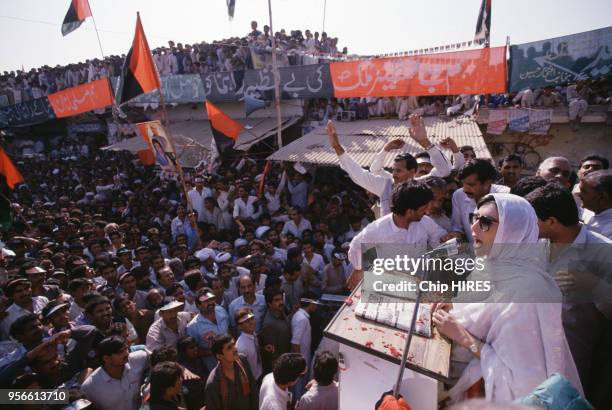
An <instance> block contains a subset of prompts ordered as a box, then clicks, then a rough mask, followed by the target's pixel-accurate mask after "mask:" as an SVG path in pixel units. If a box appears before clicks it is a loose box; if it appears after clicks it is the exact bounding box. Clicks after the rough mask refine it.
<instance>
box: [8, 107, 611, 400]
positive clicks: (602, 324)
mask: <svg viewBox="0 0 612 410" xmlns="http://www.w3.org/2000/svg"><path fill="white" fill-rule="evenodd" d="M409 122H410V126H411V136H412V138H413V139H414V140H415V142H416V143H418V144H419V145H420V146H421V147H422V148H423V151H422V152H420V153H418V154H417V155H415V156H412V155H410V154H407V153H403V154H402V153H401V149H402V147H403V143H402V141H400V140H393V141H390V142H388V143H387V144H386V145H385V147H384V149H383V150H382V151H381V153H380V154H379V155H377V157H376V158H375V159H374V161H373V163H372V164H370V167H369V171H367V170H364V169H363V168H361V166H359V165H358V164H357V163H356V162H355V161H354V160H353V159H352V158H351V157H350V155H349V154H348V153H346V152H345V151H344V148H343V147H342V145H341V144H340V142H339V141H338V139H337V136H336V135H335V129H334V127H333V125H332V124H331V123H330V125H329V126H328V133H329V137H330V149H332V150H333V151H335V152H336V154H337V155H338V157H339V161H340V165H341V169H342V170H343V171H340V170H338V169H337V168H328V169H326V171H325V172H317V170H316V168H310V169H305V168H304V167H303V166H299V165H294V166H292V165H293V164H289V163H284V164H283V163H272V164H271V167H270V170H269V171H268V173H267V175H266V176H265V178H264V175H263V163H262V161H260V160H257V159H255V158H250V157H249V156H248V155H246V156H244V157H242V158H238V159H236V160H234V161H226V162H225V163H224V164H222V165H221V166H220V167H219V168H217V169H216V170H215V171H214V172H213V173H210V174H208V173H200V174H197V173H193V174H189V175H188V176H187V180H188V184H189V191H188V199H189V203H188V201H187V200H186V199H187V198H185V197H184V196H183V195H182V194H181V190H180V187H179V185H178V183H177V182H176V181H174V180H172V179H160V178H159V176H158V175H157V174H156V172H155V170H154V169H153V168H152V167H145V166H143V165H141V164H140V163H139V162H138V161H137V160H135V159H134V157H133V156H131V155H130V154H127V153H125V154H118V153H110V152H104V151H98V150H92V152H89V151H87V150H82V151H81V152H80V153H75V155H74V156H72V157H70V158H68V159H59V158H58V156H57V152H55V153H54V154H53V155H51V150H50V148H49V147H45V150H44V151H43V152H44V154H45V155H46V156H43V157H42V158H40V157H37V158H35V159H33V158H20V157H14V160H15V161H16V163H17V165H18V166H19V168H20V170H21V172H22V173H23V176H24V179H25V183H24V184H22V185H20V186H18V187H17V188H16V189H15V190H14V191H13V192H12V194H11V200H12V210H13V217H14V218H13V219H14V220H13V223H12V226H10V228H9V229H8V230H7V231H6V232H3V234H2V241H3V243H4V246H3V248H2V250H1V254H0V255H1V259H0V264H1V266H2V269H1V271H0V281H1V284H2V291H3V298H2V310H1V311H0V318H1V322H0V339H1V342H0V347H1V349H2V354H1V355H0V385H1V386H2V387H3V388H23V389H25V388H49V389H55V388H66V389H68V390H69V392H70V398H71V401H72V402H75V401H76V400H81V402H80V403H91V405H93V406H94V408H101V409H114V410H118V409H136V408H139V407H140V406H142V405H147V406H149V408H156V409H159V408H176V407H177V406H181V407H185V408H187V409H200V408H202V407H203V406H206V408H207V409H226V408H231V409H256V408H262V409H286V408H289V407H288V406H297V407H298V408H299V409H323V408H325V409H333V408H337V404H338V382H337V380H338V376H337V372H338V360H339V358H338V354H337V353H338V348H337V345H335V344H334V343H332V342H331V341H330V340H328V339H326V338H322V331H323V327H324V326H325V324H326V323H327V321H328V320H329V312H328V310H329V308H328V307H326V306H325V305H324V303H323V302H321V300H322V298H321V297H322V296H323V295H324V294H336V295H348V292H349V290H350V289H353V288H354V287H355V286H356V284H357V282H358V281H359V279H360V277H361V275H362V271H361V268H362V266H361V252H360V250H361V244H365V243H378V242H397V243H406V244H418V245H419V246H421V245H423V246H425V245H430V246H436V245H437V244H439V243H440V242H441V241H445V240H448V239H450V238H459V239H461V240H463V241H466V242H470V243H474V244H479V245H482V246H485V247H486V246H490V245H491V244H492V243H494V242H495V241H497V240H499V239H500V238H497V237H496V232H497V234H498V235H499V236H503V240H506V241H510V242H511V241H512V240H514V241H517V242H522V243H535V242H536V241H538V237H539V238H540V239H541V240H548V241H550V242H552V243H556V242H561V243H582V242H585V241H590V242H594V243H600V244H609V243H610V241H611V238H612V217H611V215H612V171H610V170H609V169H608V168H609V162H608V159H607V158H604V157H602V156H598V155H591V156H588V157H586V158H584V159H583V160H582V161H581V163H580V165H579V167H578V168H576V169H574V168H573V167H572V166H571V164H570V162H569V161H568V160H567V159H566V158H564V157H552V158H547V159H545V160H544V161H543V162H542V163H541V164H540V166H539V170H538V172H537V175H535V176H524V175H523V173H522V163H521V158H520V157H517V156H514V155H510V156H508V157H506V158H504V159H503V160H502V161H501V163H499V164H496V165H493V164H492V163H491V162H490V161H489V160H487V159H481V158H476V155H475V152H474V150H473V148H471V147H469V146H463V147H458V146H457V144H456V143H455V142H454V141H453V140H452V139H447V140H445V141H443V142H442V143H441V144H439V145H437V144H432V143H431V142H430V140H429V138H428V136H427V133H426V130H425V127H424V125H423V123H422V120H421V118H420V117H419V116H418V115H412V116H411V117H410V118H409ZM390 151H397V152H399V153H400V154H399V155H398V156H397V157H396V159H395V161H394V162H393V167H392V169H391V172H388V171H386V170H385V169H384V168H383V162H382V161H383V158H384V157H385V155H386V154H387V152H390ZM92 164H95V166H92ZM347 174H348V177H347ZM262 181H263V185H261V188H262V189H261V190H260V189H259V188H260V184H261V183H262ZM522 197H526V199H523V198H522ZM190 206H192V207H193V210H191V209H190ZM473 213H475V215H472V214H473ZM520 226H524V227H522V228H521V227H520ZM509 238H510V240H509ZM581 241H582V242H581ZM519 259H520V258H517V257H516V255H514V256H513V257H512V258H511V262H512V263H516V261H517V260H519ZM540 268H541V272H542V278H543V277H544V276H545V275H549V276H547V277H548V278H549V279H550V278H554V279H555V280H554V281H553V280H548V281H546V282H545V283H546V284H547V285H546V286H551V288H550V291H551V292H556V291H559V289H564V290H567V289H572V287H576V286H580V283H581V281H580V280H578V279H579V278H578V279H577V278H576V277H575V276H572V274H571V273H566V274H565V276H563V275H561V276H559V275H557V274H556V272H555V271H554V269H553V268H551V267H550V266H541V267H536V266H530V267H529V269H532V270H534V271H535V270H537V269H540ZM547 272H548V273H547ZM595 274H597V272H595ZM607 274H609V273H606V274H605V275H607ZM605 275H604V276H605ZM473 305H478V304H473ZM535 305H537V304H512V303H510V304H508V306H506V307H505V308H504V309H505V310H503V311H502V310H499V309H501V308H499V309H498V308H495V309H489V310H486V309H485V310H483V309H482V307H480V308H478V307H477V306H471V305H470V306H471V307H469V308H467V309H463V310H461V309H459V308H458V307H454V308H453V307H452V306H446V305H439V306H438V307H437V309H436V310H435V312H434V317H433V321H434V323H435V325H436V327H437V328H438V330H439V331H440V333H442V334H443V335H444V336H446V337H448V338H449V339H450V340H452V341H453V345H454V351H457V352H459V351H464V352H466V356H465V358H467V359H466V360H467V361H466V363H471V365H470V366H473V363H474V361H478V363H480V366H481V367H482V370H481V371H480V372H476V373H474V372H471V373H470V372H467V371H465V372H463V373H460V374H461V375H460V376H459V377H458V378H457V379H455V380H454V382H455V384H454V387H453V386H446V387H447V388H449V389H450V390H449V391H450V394H451V397H452V398H453V399H454V400H455V401H461V400H463V399H464V398H465V397H464V393H465V390H466V389H468V388H469V387H470V386H471V385H472V384H473V382H476V381H477V380H472V379H471V378H470V377H469V376H470V374H472V376H473V375H474V374H477V375H478V376H479V377H482V378H483V379H484V385H485V397H486V398H487V399H488V400H491V401H494V402H498V403H508V402H510V401H512V400H514V399H516V398H519V397H523V396H526V395H527V394H529V393H530V392H531V391H532V390H534V389H535V387H536V386H538V385H539V384H540V383H542V382H544V381H545V380H546V379H547V378H548V377H550V376H551V375H552V374H553V373H555V372H556V373H560V374H562V375H563V376H564V377H566V378H567V380H569V381H570V383H571V384H572V385H573V387H574V388H575V389H576V391H579V392H584V394H585V395H586V397H587V398H588V399H589V400H592V402H593V403H594V405H596V407H597V408H606V407H599V405H600V404H602V403H603V404H602V405H607V404H610V397H609V396H610V395H609V391H608V390H606V386H609V383H610V374H612V373H609V372H608V373H606V374H603V375H602V374H599V373H598V372H601V369H602V366H603V364H602V363H607V365H608V366H609V364H610V362H609V358H610V349H609V348H607V347H606V346H609V344H608V345H606V344H605V343H609V342H610V336H611V335H610V318H611V317H612V315H611V312H610V306H609V304H608V305H606V304H600V305H597V306H594V307H593V309H592V310H590V311H589V312H588V313H584V312H583V313H578V314H577V315H578V316H571V315H570V314H569V313H567V312H565V311H564V312H563V317H562V315H561V305H560V304H556V305H553V307H552V308H550V309H548V310H541V309H539V308H533V307H532V306H535ZM554 306H557V307H558V309H556V308H554ZM479 309H480V310H479ZM485 312H489V313H487V314H485ZM568 315H569V316H568ZM580 315H586V316H585V317H586V318H588V319H589V320H586V319H585V317H583V316H580ZM469 317H471V318H474V317H476V318H479V319H478V320H475V321H473V322H470V320H467V319H466V318H469ZM571 318H573V319H574V320H570V319H571ZM579 319H580V320H579ZM582 319H585V320H582ZM519 322H520V325H518V324H517V323H519ZM542 323H547V324H549V325H554V324H558V328H557V330H558V329H565V331H564V332H560V333H559V332H555V333H550V334H549V333H547V332H546V331H544V330H543V329H541V328H540V326H542ZM511 324H514V325H517V326H528V325H529V326H532V327H529V328H528V329H529V335H531V336H529V337H519V336H517V335H516V333H513V328H512V327H508V326H510V325H511ZM504 329H507V330H505V331H504ZM512 335H514V336H512ZM523 339H524V340H523ZM538 345H540V346H541V349H538V348H537V346H538ZM510 346H518V347H516V348H513V349H510ZM521 346H522V347H524V348H525V349H524V350H521V349H522V347H521ZM549 348H552V349H554V350H555V351H556V352H560V354H561V356H560V357H561V358H557V360H556V361H553V362H552V363H551V362H549V357H548V356H546V355H545V354H544V353H543V352H546V351H548V350H547V349H549ZM527 351H528V352H529V353H528V354H527V353H521V352H527ZM606 360H607V362H606ZM534 363H535V364H537V365H535V367H534ZM597 363H599V364H598V365H596V364H597ZM470 366H468V368H471V367H470ZM468 373H470V374H468ZM511 374H515V375H517V377H516V378H515V379H513V378H512V377H510V376H509V375H511ZM390 380H391V379H390ZM391 383H392V381H390V382H389V384H390V385H391ZM381 393H382V392H381ZM83 400H87V401H86V402H85V401H83ZM385 403H387V404H385ZM405 403H408V405H409V403H410V397H406V398H405V402H403V404H402V403H399V404H398V403H396V405H404V404H405ZM373 405H374V403H372V404H371V406H373ZM383 405H388V400H387V401H382V404H380V406H381V408H389V407H384V406H383ZM368 407H370V405H368ZM391 408H393V407H391ZM403 408H405V407H403Z"/></svg>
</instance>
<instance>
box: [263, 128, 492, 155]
mask: <svg viewBox="0 0 612 410" xmlns="http://www.w3.org/2000/svg"><path fill="white" fill-rule="evenodd" d="M424 122H425V127H426V128H427V135H428V136H429V138H430V140H431V141H432V142H434V143H437V142H440V141H441V140H443V139H444V138H447V137H451V138H453V139H454V140H455V142H456V143H457V145H458V146H462V145H471V146H472V147H474V150H475V152H476V155H477V156H478V157H479V158H491V153H490V152H489V149H488V148H487V145H486V143H485V140H484V138H483V136H482V132H481V131H480V128H479V127H478V124H477V123H476V121H474V120H473V119H471V118H467V117H458V118H453V119H442V118H438V117H425V118H424ZM335 125H336V130H337V131H338V137H339V139H340V143H341V144H342V146H343V147H344V149H345V150H346V152H347V153H349V154H350V155H351V157H353V159H354V160H355V161H357V163H359V164H360V165H361V166H369V165H370V164H371V163H372V160H373V158H374V155H376V154H377V153H378V152H380V150H382V148H383V146H384V145H385V144H386V143H387V142H388V141H390V140H392V139H396V138H400V139H402V140H404V141H405V142H406V145H405V146H404V149H403V150H404V151H406V152H410V153H411V154H413V155H414V154H416V153H418V152H422V151H423V149H422V148H421V146H420V145H418V144H417V143H416V142H414V140H413V139H412V138H410V132H409V127H408V122H407V121H400V120H397V119H393V120H387V119H378V120H376V119H375V120H364V121H353V122H336V123H335ZM447 152H448V151H447ZM397 154H398V151H391V152H389V153H388V154H387V156H386V158H385V166H391V164H392V162H393V158H394V157H395V156H396V155H397ZM268 159H270V160H277V161H293V162H305V163H314V164H327V165H338V164H339V162H338V156H337V155H336V153H335V152H334V151H333V150H332V149H331V147H330V146H329V140H328V137H327V134H326V132H325V126H321V127H318V128H316V129H315V130H313V131H311V132H310V133H308V134H306V135H304V136H303V137H302V138H300V139H298V140H296V141H294V142H292V143H291V144H288V145H286V146H284V147H283V148H281V149H280V150H278V151H276V152H275V153H273V154H272V155H270V156H269V157H268Z"/></svg>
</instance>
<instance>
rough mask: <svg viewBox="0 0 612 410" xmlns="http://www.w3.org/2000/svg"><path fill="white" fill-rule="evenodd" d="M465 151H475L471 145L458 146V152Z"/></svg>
mask: <svg viewBox="0 0 612 410" xmlns="http://www.w3.org/2000/svg"><path fill="white" fill-rule="evenodd" d="M465 151H474V152H476V151H475V150H474V147H472V146H471V145H462V146H460V147H459V152H461V153H462V154H463V153H464V152H465Z"/></svg>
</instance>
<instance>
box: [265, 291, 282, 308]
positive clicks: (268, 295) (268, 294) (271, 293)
mask: <svg viewBox="0 0 612 410" xmlns="http://www.w3.org/2000/svg"><path fill="white" fill-rule="evenodd" d="M276 295H281V296H282V295H283V291H282V290H280V289H265V290H264V297H265V298H266V305H269V304H270V303H272V301H273V300H274V297H275V296H276Z"/></svg>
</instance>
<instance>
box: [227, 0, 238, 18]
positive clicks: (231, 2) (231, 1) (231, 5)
mask: <svg viewBox="0 0 612 410" xmlns="http://www.w3.org/2000/svg"><path fill="white" fill-rule="evenodd" d="M235 8H236V0H227V14H228V15H229V19H230V20H231V19H233V18H234V9H235Z"/></svg>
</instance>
